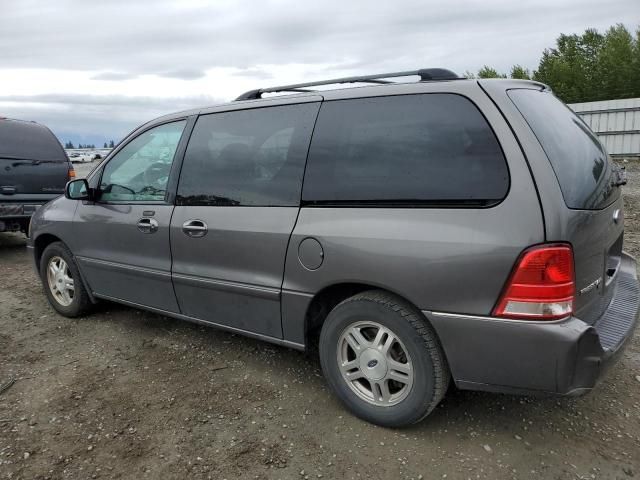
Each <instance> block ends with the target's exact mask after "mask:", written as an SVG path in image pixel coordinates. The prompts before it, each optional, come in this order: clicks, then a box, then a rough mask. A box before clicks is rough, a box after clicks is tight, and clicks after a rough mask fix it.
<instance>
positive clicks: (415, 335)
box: [320, 291, 450, 427]
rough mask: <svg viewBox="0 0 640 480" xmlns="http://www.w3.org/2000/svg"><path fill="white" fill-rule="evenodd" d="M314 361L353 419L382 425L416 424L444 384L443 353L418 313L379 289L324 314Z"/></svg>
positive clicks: (446, 376) (446, 381)
mask: <svg viewBox="0 0 640 480" xmlns="http://www.w3.org/2000/svg"><path fill="white" fill-rule="evenodd" d="M320 362H321V364H322V370H323V372H324V375H325V377H326V378H327V381H328V383H329V386H330V387H331V389H332V390H333V392H334V393H335V394H336V395H337V396H338V398H340V400H342V402H344V403H345V404H346V405H347V407H348V408H349V409H350V410H351V411H353V412H354V414H355V415H357V416H358V417H360V418H363V419H364V420H367V421H369V422H372V423H376V424H378V425H382V426H386V427H400V426H404V425H410V424H412V423H415V422H418V421H420V420H422V419H423V418H424V417H426V416H427V415H428V414H429V413H430V412H431V411H432V410H433V409H434V408H435V407H436V405H437V404H438V403H439V402H440V400H441V399H442V397H443V396H444V394H445V392H446V390H447V388H448V386H449V379H450V375H449V369H448V366H447V362H446V359H445V356H444V353H443V351H442V348H441V346H440V343H439V341H438V339H437V337H436V335H435V332H434V331H433V329H432V328H431V326H430V325H429V324H428V323H427V322H426V320H425V319H424V317H423V316H422V313H421V312H419V311H418V310H416V309H415V307H413V306H412V305H410V304H409V303H407V302H405V301H404V300H402V299H400V298H398V297H395V296H393V295H391V294H388V293H385V292H381V291H368V292H363V293H360V294H358V295H355V296H353V297H351V298H348V299H347V300H345V301H343V302H342V303H340V304H338V305H337V306H336V307H335V308H334V309H333V310H332V311H331V312H330V313H329V315H328V317H327V319H326V321H325V323H324V325H323V327H322V333H321V334H320Z"/></svg>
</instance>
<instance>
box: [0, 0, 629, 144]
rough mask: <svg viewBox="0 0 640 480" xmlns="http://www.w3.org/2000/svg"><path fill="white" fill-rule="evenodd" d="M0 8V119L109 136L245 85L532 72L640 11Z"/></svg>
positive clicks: (159, 3)
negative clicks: (393, 74)
mask: <svg viewBox="0 0 640 480" xmlns="http://www.w3.org/2000/svg"><path fill="white" fill-rule="evenodd" d="M0 1H2V0H0ZM1 12H2V13H1V14H0V52H1V53H0V56H1V60H0V79H2V80H1V81H2V90H1V91H0V113H4V114H7V112H11V113H12V114H14V115H16V116H18V117H22V118H29V117H33V118H36V119H38V118H46V120H47V122H50V123H51V124H50V126H51V127H52V128H53V129H54V131H56V129H61V128H62V127H64V128H65V129H66V128H69V129H71V131H73V130H74V129H77V130H78V131H80V130H82V131H85V130H88V129H94V130H95V131H96V132H97V133H101V132H102V131H103V130H104V131H108V132H115V133H110V134H109V135H116V133H117V132H123V131H125V130H128V129H130V128H133V127H134V126H135V124H136V123H137V122H141V121H144V120H147V119H149V118H153V116H156V114H160V113H166V112H168V111H175V110H179V109H182V108H184V106H185V105H186V106H187V107H186V108H191V106H195V105H196V104H199V105H207V104H211V103H215V102H216V101H222V100H230V99H233V98H235V97H236V96H237V95H239V94H240V93H242V92H243V91H246V90H250V89H253V88H258V87H268V86H272V85H278V84H291V83H297V82H301V81H305V80H316V79H323V78H331V77H340V76H346V75H362V74H366V73H377V72H385V71H394V70H413V69H417V68H422V67H445V68H450V69H452V70H454V71H455V72H457V73H460V74H461V73H464V72H465V71H466V70H469V71H477V70H478V69H479V68H481V67H482V66H483V65H485V64H486V65H491V66H493V67H495V68H496V69H498V70H499V71H508V70H509V69H510V67H511V65H513V64H516V63H517V64H521V65H523V66H525V67H528V68H530V69H534V68H535V67H536V66H537V63H538V60H539V57H540V54H541V53H542V50H543V49H544V48H547V47H551V46H553V44H554V41H555V39H556V37H557V36H558V35H559V34H560V33H573V32H582V31H584V30H585V29H586V28H589V27H594V28H598V29H601V30H602V29H605V28H607V27H609V26H611V25H613V24H615V23H619V22H623V23H624V22H625V21H627V22H628V21H630V20H633V19H635V20H636V21H637V19H638V18H640V3H639V2H638V0H608V1H606V2H603V1H602V0H597V1H596V0H564V1H562V2H558V1H557V0H539V1H537V2H535V3H526V2H525V3H523V2H513V1H511V0H482V1H480V0H468V1H464V2H462V1H457V0H450V1H448V2H424V0H403V1H401V0H397V1H395V2H371V1H370V0H369V1H366V0H352V1H344V0H323V2H321V3H320V2H317V3H315V2H299V1H298V2H297V1H294V0H264V1H262V2H259V3H258V2H255V3H254V2H237V1H235V2H234V1H230V0H216V1H215V2H214V1H207V0H136V1H131V0H110V1H108V2H106V1H105V2H87V1H85V0H56V1H55V2H42V1H39V0H20V1H4V2H2V7H1ZM628 26H629V27H631V28H636V26H637V25H628Z"/></svg>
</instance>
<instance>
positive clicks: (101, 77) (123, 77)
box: [91, 72, 137, 81]
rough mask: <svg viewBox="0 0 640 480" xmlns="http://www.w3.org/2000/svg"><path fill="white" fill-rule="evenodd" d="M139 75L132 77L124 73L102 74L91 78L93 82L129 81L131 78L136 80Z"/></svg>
mask: <svg viewBox="0 0 640 480" xmlns="http://www.w3.org/2000/svg"><path fill="white" fill-rule="evenodd" d="M136 76H137V75H131V74H130V73H124V72H101V73H98V74H96V75H93V76H92V77H91V79H92V80H112V81H118V80H129V79H130V78H135V77H136Z"/></svg>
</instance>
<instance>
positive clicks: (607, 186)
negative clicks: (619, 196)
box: [507, 89, 617, 209]
mask: <svg viewBox="0 0 640 480" xmlns="http://www.w3.org/2000/svg"><path fill="white" fill-rule="evenodd" d="M507 94H508V95H509V98H511V100H512V101H513V103H514V104H515V105H516V107H517V108H518V110H519V111H520V113H521V114H522V116H523V117H524V119H525V120H526V122H527V123H528V124H529V127H531V130H532V131H533V133H534V135H535V136H536V138H537V139H538V141H539V142H540V145H541V146H542V148H543V149H544V151H545V153H546V154H547V157H548V158H549V161H550V162H551V166H552V167H553V171H554V172H555V174H556V177H557V178H558V183H559V184H560V189H561V190H562V196H563V197H564V201H565V203H566V204H567V207H569V208H577V209H600V208H604V207H606V206H607V205H610V204H611V203H612V202H613V201H614V200H615V198H616V197H615V195H614V193H615V191H616V190H617V189H615V188H614V187H613V186H612V181H611V175H612V169H611V165H610V164H609V161H608V156H607V152H606V151H605V149H604V147H603V146H602V144H601V143H600V141H599V140H598V138H597V137H596V136H595V135H594V133H593V132H592V131H591V130H590V129H589V127H588V126H587V124H586V123H584V122H583V121H582V119H581V118H580V117H578V116H577V115H576V114H575V113H573V112H572V111H571V110H570V109H569V107H567V106H566V105H565V104H564V103H562V102H561V101H560V100H558V99H557V98H556V97H555V96H554V95H553V94H552V93H551V92H548V91H540V90H532V89H513V90H509V91H508V92H507Z"/></svg>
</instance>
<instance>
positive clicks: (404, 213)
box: [282, 82, 544, 373]
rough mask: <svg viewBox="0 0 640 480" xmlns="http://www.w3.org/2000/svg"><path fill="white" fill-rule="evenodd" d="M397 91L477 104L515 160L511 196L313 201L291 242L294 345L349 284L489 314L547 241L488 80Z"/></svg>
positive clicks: (289, 334) (365, 93) (285, 312)
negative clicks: (315, 248) (312, 317)
mask: <svg viewBox="0 0 640 480" xmlns="http://www.w3.org/2000/svg"><path fill="white" fill-rule="evenodd" d="M354 90H355V89H349V90H348V91H347V90H337V91H331V92H323V93H325V101H332V100H338V99H341V98H353V97H357V96H358V94H356V95H354ZM358 90H359V91H360V92H361V94H360V95H359V96H360V97H375V96H382V95H385V96H386V95H394V94H396V90H394V89H393V88H385V89H376V88H375V87H373V88H367V87H364V88H361V89H358ZM360 92H359V93H360ZM397 93H403V94H407V93H408V94H414V93H415V94H418V93H456V94H459V95H463V96H465V97H467V98H468V99H469V100H470V101H472V102H473V103H474V104H475V105H476V106H477V107H478V108H479V109H480V110H481V111H482V113H483V114H484V116H485V118H486V120H487V122H488V123H489V124H490V126H491V128H492V129H493V131H494V132H495V134H496V137H497V139H498V142H499V143H500V145H501V147H502V149H503V151H504V154H505V157H506V158H507V162H508V168H509V174H510V189H509V192H508V193H507V196H506V197H505V198H504V200H503V201H502V202H501V203H499V204H498V205H496V206H493V207H490V208H380V207H376V208H362V207H360V208H353V207H347V206H344V207H320V206H303V207H302V208H301V210H300V214H299V217H298V222H297V224H296V227H295V229H294V231H293V235H292V237H291V241H290V243H289V248H288V251H287V259H286V265H285V277H284V284H283V294H282V321H283V333H284V338H285V339H287V340H289V341H293V342H298V343H304V342H305V325H304V323H303V322H301V321H300V319H301V318H304V316H305V312H306V310H307V308H308V305H309V302H310V301H311V299H312V298H313V296H314V294H316V293H317V292H320V291H321V290H323V289H325V288H327V287H329V286H332V285H336V284H341V283H358V284H363V285H369V286H371V287H376V288H383V289H386V290H389V291H391V292H395V293H398V294H401V295H402V296H404V297H405V298H407V299H408V300H409V301H411V302H412V303H413V304H414V305H416V306H417V307H418V308H420V309H421V310H429V311H450V310H451V308H452V307H451V306H452V305H455V309H456V313H466V314H472V315H489V314H490V313H491V311H492V309H493V307H494V304H495V302H496V301H497V299H498V297H499V295H500V292H501V290H502V288H503V285H504V283H505V281H506V279H507V277H508V275H509V273H510V271H511V269H512V267H513V265H514V262H515V260H516V258H517V257H518V255H519V254H520V253H521V251H522V250H523V249H524V248H525V247H527V246H529V245H532V244H535V243H539V242H542V241H544V226H543V218H542V214H541V209H540V203H539V201H538V197H537V194H536V190H535V188H534V184H533V181H532V178H531V174H530V172H529V169H528V166H527V163H526V161H525V158H524V156H523V154H522V152H521V149H520V147H519V145H518V143H517V141H516V140H515V138H514V136H513V134H512V132H511V130H510V128H509V126H508V124H507V123H506V122H505V120H504V118H503V116H502V115H501V114H500V112H499V111H498V110H497V108H496V107H495V105H494V104H493V103H492V102H491V100H490V99H489V98H488V97H487V95H486V94H485V93H484V92H483V91H482V90H480V89H479V88H478V85H477V84H476V83H472V82H459V83H456V82H437V83H420V84H412V85H403V86H402V88H398V89H397ZM307 168H309V167H307ZM308 237H312V238H315V239H316V240H317V241H318V242H319V243H320V244H321V245H322V249H323V254H324V258H323V262H322V265H321V266H320V267H319V268H317V269H316V270H309V269H307V268H306V267H304V266H303V265H302V263H301V262H300V259H299V257H298V255H299V253H298V252H299V246H300V243H301V242H302V241H303V240H304V239H306V238H308ZM445 350H446V346H445ZM454 373H455V372H454Z"/></svg>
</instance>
